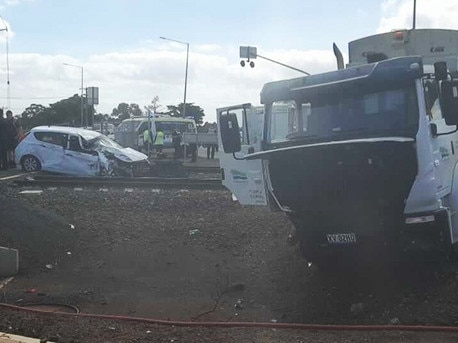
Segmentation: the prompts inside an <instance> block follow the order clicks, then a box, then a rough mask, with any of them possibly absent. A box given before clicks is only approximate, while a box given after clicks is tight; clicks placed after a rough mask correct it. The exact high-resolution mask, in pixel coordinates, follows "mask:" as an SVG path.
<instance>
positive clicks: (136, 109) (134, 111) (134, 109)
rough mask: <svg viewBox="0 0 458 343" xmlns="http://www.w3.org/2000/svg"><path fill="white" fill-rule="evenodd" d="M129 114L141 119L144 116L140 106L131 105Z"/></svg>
mask: <svg viewBox="0 0 458 343" xmlns="http://www.w3.org/2000/svg"><path fill="white" fill-rule="evenodd" d="M129 113H130V115H131V116H133V117H141V116H142V115H143V111H142V109H141V108H140V106H139V105H138V104H130V105H129Z"/></svg>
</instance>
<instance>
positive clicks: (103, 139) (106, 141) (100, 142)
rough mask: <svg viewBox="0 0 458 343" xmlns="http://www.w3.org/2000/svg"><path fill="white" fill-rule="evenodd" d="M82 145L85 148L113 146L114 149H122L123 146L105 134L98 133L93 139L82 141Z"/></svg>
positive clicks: (95, 148)
mask: <svg viewBox="0 0 458 343" xmlns="http://www.w3.org/2000/svg"><path fill="white" fill-rule="evenodd" d="M83 145H84V147H85V148H86V149H93V150H97V149H103V148H112V149H113V148H114V149H123V146H121V145H120V144H118V143H116V142H115V141H114V140H112V139H110V138H108V137H107V136H104V135H100V136H98V137H97V138H95V139H92V140H89V141H86V140H84V141H83Z"/></svg>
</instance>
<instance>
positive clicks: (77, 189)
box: [73, 187, 83, 192]
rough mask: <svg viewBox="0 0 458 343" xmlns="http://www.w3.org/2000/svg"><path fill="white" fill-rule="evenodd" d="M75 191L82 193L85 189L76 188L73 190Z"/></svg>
mask: <svg viewBox="0 0 458 343" xmlns="http://www.w3.org/2000/svg"><path fill="white" fill-rule="evenodd" d="M73 190H74V191H77V192H81V191H82V190H83V189H82V188H81V187H75V188H73Z"/></svg>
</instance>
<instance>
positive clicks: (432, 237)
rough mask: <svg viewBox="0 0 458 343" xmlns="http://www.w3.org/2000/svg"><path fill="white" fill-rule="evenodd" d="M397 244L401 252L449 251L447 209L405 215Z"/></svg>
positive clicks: (449, 237) (448, 217)
mask: <svg viewBox="0 0 458 343" xmlns="http://www.w3.org/2000/svg"><path fill="white" fill-rule="evenodd" d="M398 245H399V249H400V250H402V251H403V252H444V253H449V252H451V248H452V242H451V234H450V215H449V211H448V210H447V209H445V208H443V209H440V210H437V211H435V212H428V213H415V214H409V215H406V217H405V222H404V225H403V227H402V229H401V231H400V235H399V242H398Z"/></svg>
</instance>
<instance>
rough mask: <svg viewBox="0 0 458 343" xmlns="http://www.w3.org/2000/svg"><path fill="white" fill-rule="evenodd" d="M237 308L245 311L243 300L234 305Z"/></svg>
mask: <svg viewBox="0 0 458 343" xmlns="http://www.w3.org/2000/svg"><path fill="white" fill-rule="evenodd" d="M234 307H235V308H237V309H239V310H243V307H244V306H243V299H238V300H237V302H236V303H235V305H234Z"/></svg>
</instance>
